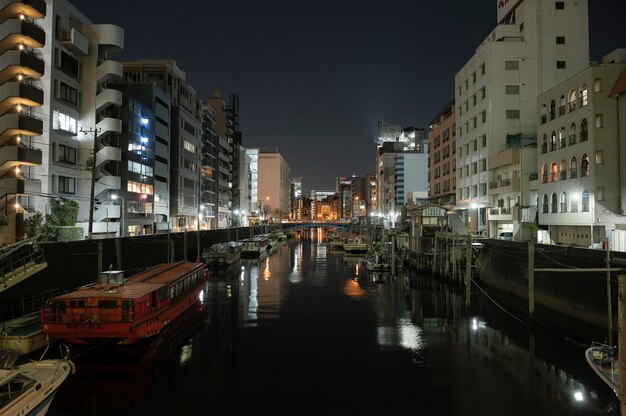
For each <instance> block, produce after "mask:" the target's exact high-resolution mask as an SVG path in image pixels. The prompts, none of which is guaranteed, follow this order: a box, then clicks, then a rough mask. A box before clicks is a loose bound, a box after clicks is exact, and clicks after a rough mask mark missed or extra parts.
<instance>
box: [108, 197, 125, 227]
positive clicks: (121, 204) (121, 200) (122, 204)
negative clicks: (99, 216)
mask: <svg viewBox="0 0 626 416" xmlns="http://www.w3.org/2000/svg"><path fill="white" fill-rule="evenodd" d="M111 199H112V200H114V201H115V200H116V199H119V200H120V237H124V234H125V232H124V231H125V230H124V198H122V197H121V196H119V195H116V194H113V195H111Z"/></svg>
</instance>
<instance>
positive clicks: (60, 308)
mask: <svg viewBox="0 0 626 416" xmlns="http://www.w3.org/2000/svg"><path fill="white" fill-rule="evenodd" d="M53 307H54V309H55V310H56V311H57V312H58V313H65V302H64V301H57V302H54V303H53Z"/></svg>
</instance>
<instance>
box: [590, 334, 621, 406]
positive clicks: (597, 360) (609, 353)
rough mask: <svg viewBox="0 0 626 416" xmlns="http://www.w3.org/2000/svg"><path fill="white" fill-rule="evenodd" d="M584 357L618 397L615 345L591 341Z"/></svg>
mask: <svg viewBox="0 0 626 416" xmlns="http://www.w3.org/2000/svg"><path fill="white" fill-rule="evenodd" d="M585 358H586V359H587V363H589V365H590V366H591V368H592V369H593V371H595V372H596V374H597V375H598V376H599V377H600V378H601V379H602V381H604V382H605V383H606V384H607V385H608V386H609V387H610V388H611V389H612V390H613V392H615V394H616V395H617V397H619V362H618V360H617V358H616V356H615V347H611V346H610V345H606V344H602V343H599V342H592V343H591V347H590V348H587V350H586V351H585Z"/></svg>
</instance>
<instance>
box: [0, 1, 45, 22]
mask: <svg viewBox="0 0 626 416" xmlns="http://www.w3.org/2000/svg"><path fill="white" fill-rule="evenodd" d="M20 13H24V14H25V15H26V16H28V17H30V18H31V19H41V18H42V17H45V16H46V2H45V0H0V21H3V20H6V19H10V18H12V17H15V16H18V15H19V14H20Z"/></svg>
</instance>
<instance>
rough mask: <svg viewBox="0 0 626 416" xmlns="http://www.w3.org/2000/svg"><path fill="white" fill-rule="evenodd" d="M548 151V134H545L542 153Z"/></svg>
mask: <svg viewBox="0 0 626 416" xmlns="http://www.w3.org/2000/svg"><path fill="white" fill-rule="evenodd" d="M547 151H548V135H547V134H545V133H544V134H543V139H542V141H541V153H546V152H547Z"/></svg>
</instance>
